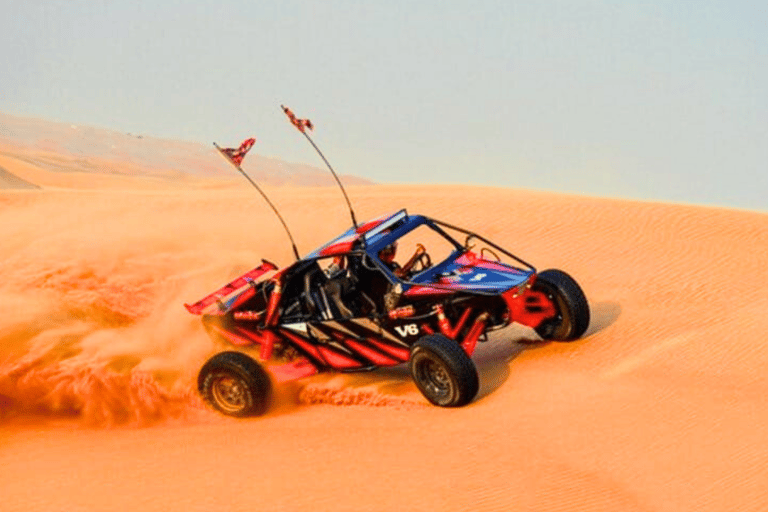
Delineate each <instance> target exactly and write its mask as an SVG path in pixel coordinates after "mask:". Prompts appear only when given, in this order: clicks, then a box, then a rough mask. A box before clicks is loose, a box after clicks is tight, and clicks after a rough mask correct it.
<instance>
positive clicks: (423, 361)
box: [409, 334, 479, 407]
mask: <svg viewBox="0 0 768 512" xmlns="http://www.w3.org/2000/svg"><path fill="white" fill-rule="evenodd" d="M409 364H410V368H411V375H412V376H413V380H414V382H415V383H416V387H418V388H419V391H421V393H422V394H423V395H424V396H425V397H426V399H427V400H429V401H430V402H432V403H433V404H435V405H439V406H441V407H460V406H462V405H466V404H468V403H469V402H471V401H472V399H473V398H475V395H476V394H477V390H478V388H479V381H478V378H477V369H476V368H475V363H473V362H472V360H471V359H470V358H469V356H468V355H467V353H466V352H464V349H463V348H461V345H459V344H458V343H456V342H455V341H453V340H451V339H449V338H447V337H445V336H443V335H442V334H429V335H427V336H424V337H422V338H421V339H419V340H418V341H417V342H416V343H414V344H413V347H411V359H410V362H409Z"/></svg>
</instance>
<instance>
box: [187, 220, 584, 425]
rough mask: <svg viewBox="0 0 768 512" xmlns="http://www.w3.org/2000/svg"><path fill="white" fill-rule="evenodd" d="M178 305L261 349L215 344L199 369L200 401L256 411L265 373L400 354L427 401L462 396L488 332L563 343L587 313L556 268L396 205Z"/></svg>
mask: <svg viewBox="0 0 768 512" xmlns="http://www.w3.org/2000/svg"><path fill="white" fill-rule="evenodd" d="M456 237H458V238H462V237H463V238H464V241H463V242H459V241H458V240H457V239H456ZM398 252H399V253H400V254H401V255H402V254H407V255H410V257H409V258H407V259H406V260H404V261H402V260H401V259H400V258H398V256H397V253H398ZM186 307H187V309H188V310H189V311H190V312H191V313H193V314H199V315H202V320H203V324H204V326H205V328H206V330H207V331H208V332H209V334H210V335H212V336H213V337H215V338H219V339H223V340H225V341H226V342H228V343H231V344H232V345H234V346H236V347H252V348H256V350H255V351H254V352H256V353H258V354H259V355H258V357H250V356H248V355H246V354H245V353H243V352H241V351H236V350H232V351H225V352H221V353H219V354H216V355H215V356H213V357H212V358H211V359H210V360H208V362H206V363H205V365H204V366H203V367H202V369H201V371H200V373H199V377H198V388H199V391H200V393H201V394H202V396H203V397H204V399H205V400H206V401H207V402H208V403H209V404H210V405H212V406H213V407H214V408H215V409H217V410H218V411H220V412H222V413H224V414H228V415H232V416H251V415H258V414H261V413H263V412H265V411H266V409H267V408H268V405H269V399H270V394H271V388H272V385H273V382H283V381H287V380H291V379H299V378H302V377H306V376H309V375H312V374H315V373H318V372H325V371H337V372H359V371H367V370H373V369H376V368H380V367H387V366H395V365H399V364H403V363H408V364H409V367H410V372H411V375H412V376H413V380H414V381H415V383H416V386H417V387H418V389H419V390H420V391H421V393H422V394H423V395H424V396H425V397H426V399H427V400H429V401H430V402H432V403H433V404H435V405H438V406H443V407H457V406H462V405H465V404H467V403H469V402H471V401H472V400H473V398H474V397H475V395H476V394H477V391H478V384H479V383H478V374H477V370H476V368H475V365H474V363H473V362H472V359H471V356H472V354H473V352H474V350H475V347H476V345H477V343H478V342H479V341H480V342H482V341H486V340H487V339H488V336H487V335H488V332H489V331H492V330H495V329H500V328H502V327H504V326H507V325H509V324H510V323H511V322H517V323H519V324H522V325H525V326H529V327H531V328H533V329H534V330H535V332H536V333H538V335H539V336H540V337H541V338H543V339H545V340H559V341H571V340H575V339H578V338H579V337H581V336H582V335H583V334H584V332H585V331H586V329H587V326H588V324H589V316H590V313H589V306H588V303H587V299H586V297H585V296H584V293H583V291H582V290H581V288H580V287H579V285H578V284H577V283H576V281H575V280H574V279H572V278H571V277H570V276H569V275H568V274H566V273H565V272H562V271H560V270H545V271H542V272H537V271H536V269H535V268H534V267H533V266H531V265H530V264H528V263H526V262H525V261H523V260H521V259H520V258H518V257H516V256H514V255H513V254H511V253H510V252H508V251H506V250H505V249H503V248H501V247H499V246H498V245H496V244H495V243H493V242H491V241H490V240H487V239H486V238H483V237H482V236H480V235H478V234H476V233H473V232H471V231H468V230H465V229H462V228H459V227H456V226H453V225H450V224H447V223H445V222H441V221H438V220H435V219H432V218H429V217H425V216H422V215H410V214H408V212H406V211H405V210H400V211H398V212H396V213H394V214H392V215H386V216H383V217H380V218H378V219H375V220H372V221H370V222H366V223H364V224H361V225H359V226H358V227H356V228H355V227H353V228H351V229H350V230H348V231H347V232H346V233H344V234H342V235H341V236H339V237H337V238H335V239H333V240H331V241H330V242H328V243H327V244H325V245H324V246H322V247H320V248H319V249H317V250H316V251H314V252H312V253H311V254H309V255H308V256H306V257H304V258H301V259H299V260H298V261H296V262H295V263H293V264H292V265H290V266H288V267H286V268H283V269H282V270H279V269H278V267H277V266H276V265H274V264H273V263H270V262H268V261H266V260H263V261H262V263H261V265H259V266H258V267H256V268H254V269H253V270H251V271H249V272H247V273H245V274H244V275H242V276H240V277H239V278H237V279H235V280H234V281H232V282H231V283H229V284H227V285H226V286H224V287H222V288H221V289H219V290H217V291H216V292H214V293H212V294H210V295H208V296H207V297H205V298H203V299H202V300H200V301H199V302H197V303H195V304H192V305H189V304H188V305H186ZM267 363H269V364H267Z"/></svg>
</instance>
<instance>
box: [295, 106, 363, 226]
mask: <svg viewBox="0 0 768 512" xmlns="http://www.w3.org/2000/svg"><path fill="white" fill-rule="evenodd" d="M280 108H282V109H283V112H285V115H286V116H288V119H289V120H290V121H291V124H292V125H293V126H295V127H296V129H297V130H299V131H300V132H301V133H302V134H303V135H304V136H305V137H306V138H307V140H308V141H309V143H310V144H312V147H313V148H315V151H317V154H318V155H320V158H322V159H323V162H325V165H326V166H327V167H328V170H330V171H331V174H333V177H334V178H335V179H336V183H338V184H339V188H340V189H341V193H342V194H344V199H346V200H347V206H349V214H350V216H351V217H352V225H354V226H355V229H357V219H355V212H354V210H353V209H352V203H350V202H349V196H347V191H346V190H344V186H343V185H342V184H341V181H339V177H338V176H337V175H336V171H334V170H333V167H331V164H330V163H328V160H327V159H326V158H325V155H323V152H322V151H320V148H318V147H317V144H315V142H314V141H313V140H312V138H311V137H310V136H309V134H308V133H307V129H309V130H310V131H311V130H313V129H314V128H315V127H314V125H313V124H312V121H310V120H309V119H298V118H297V117H296V115H295V114H294V113H293V112H292V111H291V109H289V108H288V107H286V106H285V105H280Z"/></svg>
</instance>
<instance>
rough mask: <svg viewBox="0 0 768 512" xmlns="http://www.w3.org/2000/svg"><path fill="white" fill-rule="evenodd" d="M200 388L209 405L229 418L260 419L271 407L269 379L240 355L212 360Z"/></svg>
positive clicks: (230, 353)
mask: <svg viewBox="0 0 768 512" xmlns="http://www.w3.org/2000/svg"><path fill="white" fill-rule="evenodd" d="M197 387H198V390H199V391H200V394H201V395H202V396H203V398H204V399H205V401H206V402H208V403H209V404H210V405H211V406H212V407H213V408H214V409H216V410H217V411H219V412H221V413H223V414H226V415H228V416H236V417H245V416H258V415H260V414H263V413H264V412H266V410H267V408H268V406H269V398H270V393H271V384H270V381H269V375H268V374H267V372H266V371H265V370H264V369H263V368H262V367H261V365H259V363H257V362H256V361H254V360H253V359H251V358H250V357H248V356H247V355H245V354H242V353H240V352H233V351H228V352H221V353H219V354H216V355H215V356H213V357H212V358H211V359H209V360H208V362H207V363H205V365H203V368H202V369H201V370H200V374H199V375H198V377H197Z"/></svg>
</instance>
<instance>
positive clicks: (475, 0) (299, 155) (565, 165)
mask: <svg viewBox="0 0 768 512" xmlns="http://www.w3.org/2000/svg"><path fill="white" fill-rule="evenodd" d="M3 4H4V5H3V14H2V17H0V69H2V75H1V77H2V78H0V111H2V112H5V113H10V114H17V115H29V116H35V117H43V118H47V119H53V120H59V121H65V122H72V123H78V124H90V125H95V126H101V127H107V128H113V129H117V130H122V131H126V132H132V133H143V134H147V135H156V136H161V137H169V138H174V139H183V140H196V141H200V142H205V143H210V142H212V141H217V142H220V143H223V144H226V145H233V144H237V143H239V142H240V141H241V140H242V139H244V138H246V137H248V136H251V135H255V136H256V137H257V139H258V143H257V145H256V147H255V150H256V151H259V152H260V153H261V154H263V155H265V156H274V157H278V158H282V159H285V160H289V161H298V162H306V163H311V164H313V165H320V161H319V159H318V158H317V157H316V156H315V155H314V154H313V153H312V150H311V147H310V146H309V145H308V144H307V143H306V141H304V140H303V138H302V137H300V135H299V134H298V133H296V132H295V131H293V130H292V128H291V127H290V125H289V124H288V123H287V122H286V121H285V120H284V117H283V114H282V113H281V112H280V110H279V105H280V103H286V104H287V105H289V106H290V107H292V108H293V109H294V111H295V112H296V113H297V114H298V115H299V116H300V117H309V118H310V119H311V120H312V121H313V122H314V123H315V125H316V130H315V132H314V138H315V140H316V142H317V143H318V144H319V145H320V146H321V148H323V150H324V152H325V153H326V155H327V156H328V157H329V159H330V160H331V162H332V163H333V165H334V167H335V168H336V170H337V171H339V172H342V173H349V174H356V175H359V176H364V177H367V178H370V179H373V180H375V181H394V182H448V183H476V184H490V185H497V186H503V187H522V188H540V189H548V190H559V191H568V192H575V193H582V194H590V195H603V196H614V197H630V198H640V199H658V200H665V201H681V202H691V203H700V204H715V205H725V206H736V207H742V208H750V209H758V210H768V172H767V171H768V164H767V162H768V28H767V27H768V7H766V4H765V2H757V1H754V2H750V1H744V0H722V1H720V0H718V1H708V0H699V1H689V0H676V1H670V0H666V1H662V0H648V1H642V2H641V1H637V2H622V1H613V2H610V1H603V0H573V1H555V0H538V1H529V0H526V1H518V0H493V1H484V0H472V1H457V0H442V1H429V0H414V1H402V0H387V1H381V2H370V1H363V0H357V1H353V0H316V1H315V0H313V1H309V0H305V1H301V0H278V1H275V0H272V1H258V0H257V1H254V0H247V1H246V0H243V1H241V0H219V1H186V2H182V1H163V0H154V1H151V2H150V1H145V0H130V1H128V0H112V1H105V0H102V1H96V0H93V1H83V0H65V1H62V0H45V1H44V0H24V1H23V2H22V1H18V2H11V1H5V2H3Z"/></svg>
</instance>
